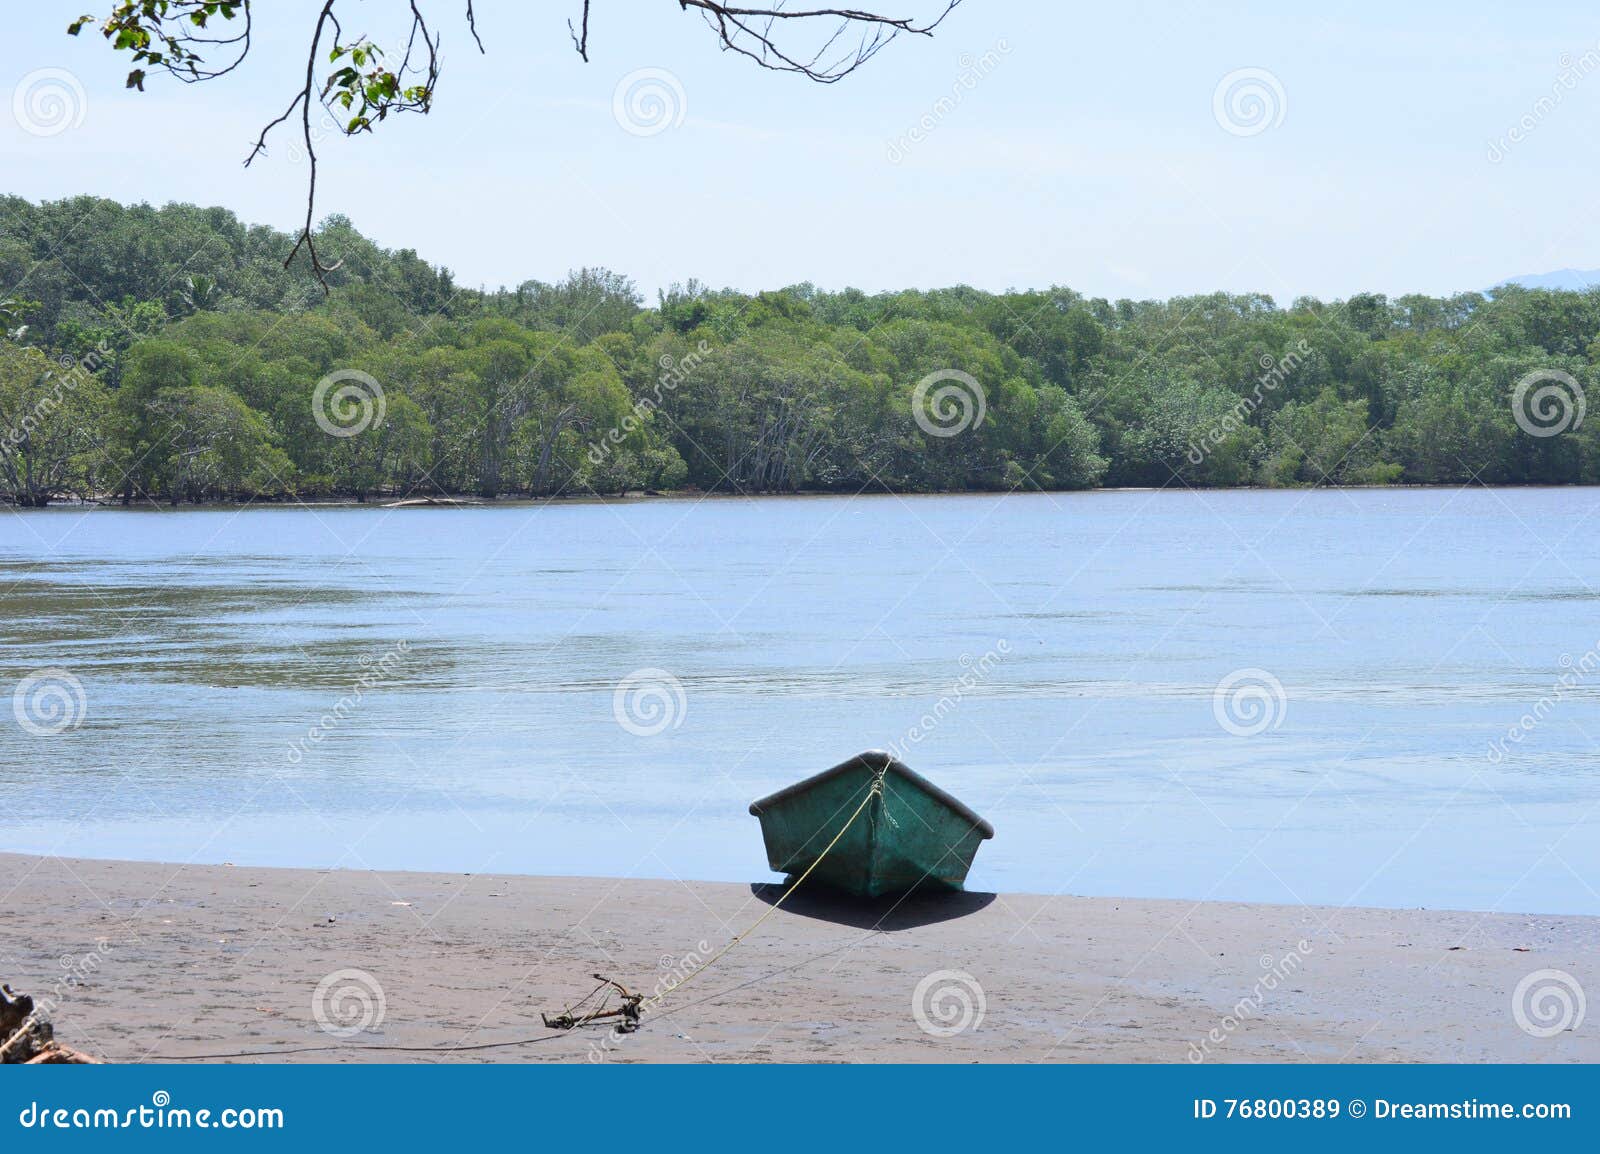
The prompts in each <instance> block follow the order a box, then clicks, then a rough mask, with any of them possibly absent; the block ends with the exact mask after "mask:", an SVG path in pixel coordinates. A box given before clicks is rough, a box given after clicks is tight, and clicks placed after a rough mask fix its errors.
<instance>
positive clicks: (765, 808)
mask: <svg viewBox="0 0 1600 1154" xmlns="http://www.w3.org/2000/svg"><path fill="white" fill-rule="evenodd" d="M750 812H751V813H752V814H754V815H755V816H756V817H758V818H760V819H761V836H762V837H763V838H764V839H765V840H766V843H767V862H768V863H769V864H770V865H771V866H772V868H773V869H774V870H776V871H777V872H779V873H785V874H789V875H791V876H798V875H800V874H803V873H805V871H806V870H807V869H809V868H811V867H812V866H813V865H815V866H816V869H815V871H814V872H813V873H812V874H811V877H812V879H814V880H816V881H821V882H824V883H826V884H828V885H830V886H833V887H834V888H836V889H841V890H844V891H846V892H847V893H851V894H854V895H855V896H857V897H863V898H876V897H880V896H882V895H884V894H891V893H902V892H905V891H907V890H910V889H912V888H913V887H916V886H934V887H940V888H945V889H953V890H959V889H960V888H961V886H962V883H963V882H965V881H966V879H967V871H968V870H969V869H971V868H972V858H973V855H974V854H976V853H977V852H978V843H979V842H982V841H984V840H986V839H988V838H991V837H993V836H994V826H992V825H990V824H989V823H988V822H986V821H984V820H983V818H981V817H979V816H978V815H977V814H975V813H973V812H972V810H971V809H969V808H968V807H967V806H966V805H964V804H962V803H961V802H960V801H957V800H956V799H955V798H953V797H951V796H950V795H949V794H948V793H946V792H945V791H944V790H942V789H940V788H939V787H938V786H936V785H934V784H933V782H931V781H929V780H928V779H927V778H925V777H923V776H921V775H920V774H917V773H914V772H912V771H911V770H910V769H909V768H907V767H906V765H905V764H904V763H902V762H901V761H900V760H899V759H897V758H895V757H893V756H892V755H890V754H888V753H885V752H883V751H882V750H869V751H868V752H866V753H862V754H858V755H857V756H855V757H852V758H851V759H850V760H849V761H847V762H844V763H843V764H842V765H836V766H834V767H833V768H832V769H830V770H826V771H824V772H822V773H819V774H817V775H816V776H815V777H808V778H806V779H805V780H804V781H800V782H796V783H795V784H794V785H791V786H789V787H788V788H787V789H780V790H779V791H778V792H777V793H774V794H771V795H770V796H768V797H764V798H761V799H760V800H759V801H754V802H751V803H750ZM841 831H842V832H841ZM836 837H837V838H838V842H837V844H835V845H833V848H832V849H831V850H830V849H828V846H829V843H831V842H833V840H834V838H836ZM819 856H821V858H822V860H821V862H820V863H819V862H818V858H819Z"/></svg>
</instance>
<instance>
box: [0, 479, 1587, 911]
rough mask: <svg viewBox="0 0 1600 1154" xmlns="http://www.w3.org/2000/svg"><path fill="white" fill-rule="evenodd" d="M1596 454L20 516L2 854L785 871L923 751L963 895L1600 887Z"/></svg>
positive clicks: (1437, 893) (1407, 893)
mask: <svg viewBox="0 0 1600 1154" xmlns="http://www.w3.org/2000/svg"><path fill="white" fill-rule="evenodd" d="M1597 511H1600V490H1594V489H1522V490H1485V489H1474V490H1462V491H1450V490H1365V491H1351V492H1332V491H1300V492H1281V491H1279V492H1214V493H1189V492H1160V493H1156V492H1102V493H1084V494H1071V495H1061V494H1057V495H1012V496H1003V497H995V496H950V497H906V498H899V497H893V496H870V497H867V496H863V497H859V498H853V499H852V498H843V497H841V498H832V497H813V498H769V499H756V500H742V499H723V498H718V499H711V500H703V501H697V500H691V499H683V500H679V499H654V500H646V501H635V502H627V503H610V504H599V503H588V504H585V503H558V504H554V505H549V506H543V507H541V506H534V505H505V506H500V507H493V508H472V509H437V508H407V509H396V510H385V509H381V508H376V507H316V508H278V507H270V508H250V509H243V510H239V509H185V510H178V511H165V510H163V511H155V510H143V511H141V510H133V511H125V510H120V509H99V508H95V509H82V508H58V509H47V510H35V511H24V512H5V513H0V631H3V632H0V690H3V694H0V784H3V788H4V790H5V806H4V817H3V818H0V849H6V850H16V851H23V852H31V853H55V854H61V855H83V856H98V857H130V858H151V859H161V860H173V861H188V860H195V861H204V862H219V861H230V862H234V863H237V864H240V865H245V864H262V865H300V866H342V867H349V868H361V867H380V868H404V869H428V870H452V871H464V872H474V873H477V872H523V873H547V874H593V875H605V876H617V877H623V876H648V877H665V878H673V877H677V878H684V879H714V880H729V881H756V880H767V879H768V878H769V876H770V875H769V874H768V872H767V870H766V868H765V860H764V856H763V853H762V848H761V840H760V835H759V831H758V827H757V824H756V821H755V819H753V818H751V817H750V816H749V815H748V813H747V812H746V806H747V805H748V803H749V801H750V800H751V799H752V798H753V797H756V796H758V795H760V794H763V793H766V792H768V791H770V790H772V789H775V788H777V787H779V786H782V785H785V784H787V783H789V782H791V781H793V780H796V779H798V778H800V777H802V776H805V775H807V774H810V773H813V772H816V771H818V770H821V769H824V768H826V767H828V766H829V765H832V764H834V763H835V762H837V761H840V760H842V759H844V758H845V757H847V756H848V755H850V754H853V753H855V752H858V751H860V750H863V749H868V748H874V747H895V748H897V749H899V750H901V751H902V752H903V756H904V757H905V759H906V760H907V761H908V762H909V763H910V764H911V765H912V767H913V768H915V769H917V770H919V771H921V772H922V773H924V774H925V775H927V776H929V777H931V778H933V779H934V780H935V781H937V782H938V783H939V784H941V785H943V786H945V787H946V788H948V789H949V790H950V791H951V792H953V793H955V794H956V795H957V796H959V797H961V798H962V799H963V800H965V801H967V802H968V803H969V804H971V805H972V806H973V807H974V808H976V809H977V810H978V811H979V812H981V813H983V814H984V815H985V816H986V817H988V818H989V819H990V820H991V821H992V822H993V823H994V825H995V826H996V828H997V830H998V835H997V837H996V839H995V840H994V841H992V842H989V843H986V844H985V845H984V846H983V847H982V849H981V850H980V851H979V854H978V859H977V863H976V866H975V868H974V870H973V874H972V877H971V879H970V884H971V885H972V886H973V887H974V888H979V889H995V890H1027V891H1036V892H1044V893H1057V892H1066V893H1081V894H1112V895H1128V896H1147V897H1185V898H1194V899H1202V898H1214V899H1237V900H1250V901H1271V902H1288V903H1298V902H1314V903H1326V904H1335V905H1337V904H1346V903H1348V904H1354V905H1379V906H1429V907H1464V908H1483V909H1489V908H1496V909H1503V910H1520V911H1537V912H1584V913H1600V892H1597V889H1600V837H1597V836H1596V835H1597V833H1600V811H1597V807H1600V747H1597V745H1596V740H1595V739H1596V737H1600V714H1597V711H1596V709H1595V704H1596V695H1597V690H1600V651H1597V648H1596V647H1597V646H1600V547H1597V544H1596V531H1597V530H1600V521H1597V520H1596V519H1595V514H1596V512H1597Z"/></svg>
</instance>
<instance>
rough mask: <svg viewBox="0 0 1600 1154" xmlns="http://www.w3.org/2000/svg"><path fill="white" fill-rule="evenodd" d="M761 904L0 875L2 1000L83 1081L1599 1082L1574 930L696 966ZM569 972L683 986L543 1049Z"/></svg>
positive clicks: (1226, 931)
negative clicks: (1501, 1078)
mask: <svg viewBox="0 0 1600 1154" xmlns="http://www.w3.org/2000/svg"><path fill="white" fill-rule="evenodd" d="M776 892H777V891H775V890H770V889H763V888H761V887H757V888H755V889H752V887H749V886H738V885H727V884H711V883H698V882H694V883H684V882H664V881H636V880H616V879H604V878H555V877H499V876H490V875H462V874H425V873H369V872H358V871H319V870H284V869H256V868H235V867H231V866H192V865H189V866H179V865H163V864H158V863H149V862H110V861H90V860H82V859H68V858H41V857H28V856H20V855H13V854H0V894H3V895H5V896H4V899H3V900H0V980H4V981H6V982H8V983H9V984H10V985H11V986H12V987H13V988H14V989H16V990H20V991H25V992H29V993H32V994H34V995H35V997H36V998H38V999H39V1000H40V1001H53V1002H54V1003H55V1005H54V1009H53V1012H52V1015H51V1016H52V1018H53V1020H54V1021H55V1023H56V1028H57V1033H58V1035H59V1036H60V1037H61V1038H62V1040H64V1041H66V1042H68V1043H69V1044H71V1045H74V1046H77V1047H79V1048H81V1049H84V1050H87V1051H89V1052H91V1053H93V1054H96V1055H98V1056H99V1057H102V1058H105V1059H107V1060H110V1061H167V1060H173V1059H179V1058H185V1057H189V1058H193V1057H197V1056H213V1057H212V1059H211V1060H234V1061H306V1062H313V1061H332V1062H355V1061H391V1062H392V1061H400V1062H414V1061H419V1062H449V1061H511V1062H522V1061H565V1062H583V1061H607V1062H661V1061H666V1062H874V1061H902V1062H972V1061H999V1062H1043V1061H1051V1062H1082V1061H1126V1062H1184V1061H1195V1060H1204V1061H1271V1062H1277V1061H1285V1062H1295V1061H1356V1062H1375V1061H1376V1062H1390V1061H1468V1062H1481V1061H1528V1062H1545V1061H1551V1062H1571V1061H1588V1062H1594V1061H1600V1011H1597V1013H1596V1015H1594V1016H1592V1017H1591V1018H1590V1020H1587V1021H1574V1020H1573V1013H1572V1012H1570V1011H1565V1010H1563V1009H1562V1007H1563V1005H1566V1006H1569V1007H1570V1006H1572V1005H1573V1004H1574V1002H1573V998H1572V996H1571V991H1569V990H1567V987H1566V986H1565V982H1566V978H1565V977H1562V978H1551V977H1549V976H1540V975H1538V972H1539V971H1544V970H1553V971H1561V972H1562V974H1563V975H1567V976H1570V978H1571V979H1572V980H1574V981H1576V982H1577V983H1578V985H1579V986H1581V987H1584V988H1587V990H1588V991H1590V992H1591V993H1600V918H1585V917H1567V916H1553V915H1523V914H1498V913H1497V914H1479V913H1463V912H1439V911H1429V910H1373V909H1329V908H1318V907H1290V906H1266V905H1238V904H1227V903H1210V902H1207V903H1195V902H1181V901H1149V900H1124V899H1113V898H1082V897H1071V896H1058V897H1049V896H1044V895H1036V894H999V895H987V894H967V895H956V896H954V897H952V898H948V899H945V900H938V899H922V898H915V897H914V898H912V899H910V900H908V901H906V902H904V903H901V904H899V905H898V906H895V905H893V903H889V902H885V903H881V904H880V905H878V906H876V907H872V908H862V907H859V906H855V905H849V904H844V903H841V902H838V901H830V900H827V899H825V898H824V897H822V896H821V895H820V894H811V895H808V894H806V893H805V892H804V891H801V892H800V893H799V894H797V895H796V896H795V897H794V898H792V899H790V901H789V902H788V903H786V904H785V905H784V906H783V907H782V908H780V909H779V910H777V912H775V913H774V914H773V915H772V916H771V917H769V918H767V920H766V921H765V922H764V923H763V924H762V925H761V927H760V929H759V930H758V931H757V932H756V933H755V934H754V935H753V936H752V937H750V938H749V939H748V940H746V941H743V942H741V943H740V944H739V945H738V946H737V947H736V948H735V949H734V950H733V951H732V952H731V953H729V954H728V955H727V956H726V957H724V958H722V959H721V960H720V961H717V962H716V964H715V965H713V966H711V967H709V968H706V969H703V970H701V967H702V966H703V965H704V963H705V962H706V961H707V960H708V959H709V958H710V957H711V956H712V955H713V954H714V953H715V952H716V951H718V950H719V949H721V947H722V946H723V945H724V944H725V943H726V942H727V941H728V939H729V938H730V937H731V936H732V935H733V934H735V933H738V932H740V931H742V930H745V929H747V928H748V927H749V926H750V924H751V923H753V922H754V921H755V920H756V919H757V918H759V917H760V916H761V915H762V914H763V913H765V912H766V911H767V910H769V908H770V905H769V901H770V899H771V897H772V896H774V895H775V893H776ZM596 972H599V973H604V974H607V975H609V976H612V977H615V978H617V979H618V980H619V981H621V982H623V983H624V984H626V985H627V986H629V987H630V988H632V989H636V990H640V991H642V992H644V993H646V994H653V993H656V992H661V991H666V990H668V989H669V988H670V987H672V986H673V985H674V984H675V983H676V982H678V981H679V980H681V979H682V977H683V976H684V975H688V974H693V975H694V976H693V977H692V979H691V980H689V981H688V982H687V983H685V984H683V985H682V986H681V987H680V988H678V989H676V990H673V991H672V992H670V993H669V994H668V995H667V997H666V998H665V999H664V1000H663V1001H662V1002H661V1003H660V1004H659V1006H658V1007H656V1008H655V1009H653V1010H652V1011H649V1012H647V1013H646V1014H645V1016H644V1023H643V1026H642V1028H641V1029H640V1030H638V1031H637V1032H635V1033H632V1034H626V1035H621V1036H614V1035H612V1034H611V1033H610V1032H609V1031H607V1030H605V1029H602V1028H597V1027H590V1028H585V1029H579V1030H575V1031H570V1032H552V1031H550V1030H547V1029H546V1028H545V1027H544V1025H543V1024H542V1022H541V1020H540V1013H541V1011H558V1010H560V1009H562V1008H563V1007H565V1006H567V1005H568V1004H569V1003H571V1002H573V1001H575V1000H577V999H578V998H580V997H582V996H583V995H584V994H586V993H588V992H589V991H590V990H591V989H593V988H594V986H595V984H596V982H595V979H594V978H592V977H591V976H590V975H591V974H593V973H596ZM1530 975H1535V976H1534V977H1533V978H1531V979H1530V980H1529V981H1528V982H1526V983H1525V985H1524V997H1523V1003H1524V1008H1523V1012H1522V1014H1521V1017H1522V1018H1523V1020H1524V1022H1526V1024H1527V1025H1528V1026H1530V1027H1532V1028H1533V1029H1534V1030H1537V1029H1538V1028H1539V1027H1540V1026H1541V1024H1543V1023H1545V1022H1550V1021H1556V1022H1559V1021H1560V1019H1561V1017H1562V1016H1563V1014H1564V1015H1565V1017H1566V1018H1567V1019H1568V1020H1569V1022H1570V1023H1571V1024H1572V1025H1573V1026H1575V1028H1572V1029H1566V1030H1563V1031H1561V1032H1559V1033H1556V1034H1554V1035H1553V1036H1550V1037H1540V1036H1536V1033H1534V1032H1530V1030H1529V1029H1525V1028H1524V1026H1523V1025H1521V1024H1519V1021H1518V1017H1519V1015H1518V1014H1517V1013H1516V1012H1514V1007H1513V996H1514V994H1515V993H1516V991H1517V988H1518V986H1519V983H1523V982H1524V979H1528V978H1529V976H1530ZM919 987H920V992H921V999H920V1005H918V1004H914V1003H915V1002H916V1000H917V997H918V993H919ZM319 988H320V991H321V993H320V997H319ZM1563 991H1565V992H1567V993H1568V999H1567V1001H1566V1002H1565V1003H1563V1002H1562V1000H1561V996H1560V995H1561V993H1562V992H1563ZM1541 995H1542V996H1541ZM1544 1015H1553V1017H1550V1016H1544ZM319 1019H320V1020H319ZM530 1039H531V1040H530ZM255 1051H267V1052H270V1056H269V1054H261V1053H254V1052H255ZM221 1055H231V1056H232V1057H229V1058H223V1057H220V1056H221Z"/></svg>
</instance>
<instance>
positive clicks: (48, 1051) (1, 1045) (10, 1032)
mask: <svg viewBox="0 0 1600 1154" xmlns="http://www.w3.org/2000/svg"><path fill="white" fill-rule="evenodd" d="M97 1061H99V1059H97V1058H91V1057H90V1056H89V1055H88V1054H85V1053H84V1052H83V1051H82V1050H74V1049H73V1048H72V1047H71V1046H66V1045H63V1044H62V1043H60V1042H58V1041H56V1039H55V1029H54V1027H52V1026H51V1025H50V1023H49V1022H47V1021H45V1020H44V1019H43V1018H41V1017H39V1015H38V1014H37V1013H35V1012H34V1006H33V999H32V998H30V997H29V996H28V995H27V994H19V993H16V992H15V991H13V990H12V989H11V987H10V986H7V985H3V984H0V1065H6V1064H11V1065H17V1064H20V1065H27V1066H42V1065H49V1064H53V1063H58V1062H72V1063H84V1062H97Z"/></svg>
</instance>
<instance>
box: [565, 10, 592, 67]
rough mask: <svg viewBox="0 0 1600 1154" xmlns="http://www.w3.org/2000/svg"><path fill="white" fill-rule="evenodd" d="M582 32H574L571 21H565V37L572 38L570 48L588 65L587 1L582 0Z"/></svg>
mask: <svg viewBox="0 0 1600 1154" xmlns="http://www.w3.org/2000/svg"><path fill="white" fill-rule="evenodd" d="M582 23H583V32H582V33H581V34H580V33H578V32H575V31H574V30H573V27H572V21H570V20H568V21H567V35H569V36H571V37H572V46H573V47H574V48H576V49H577V50H578V55H579V56H581V57H583V62H584V63H585V64H587V63H589V0H583V21H582Z"/></svg>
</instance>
